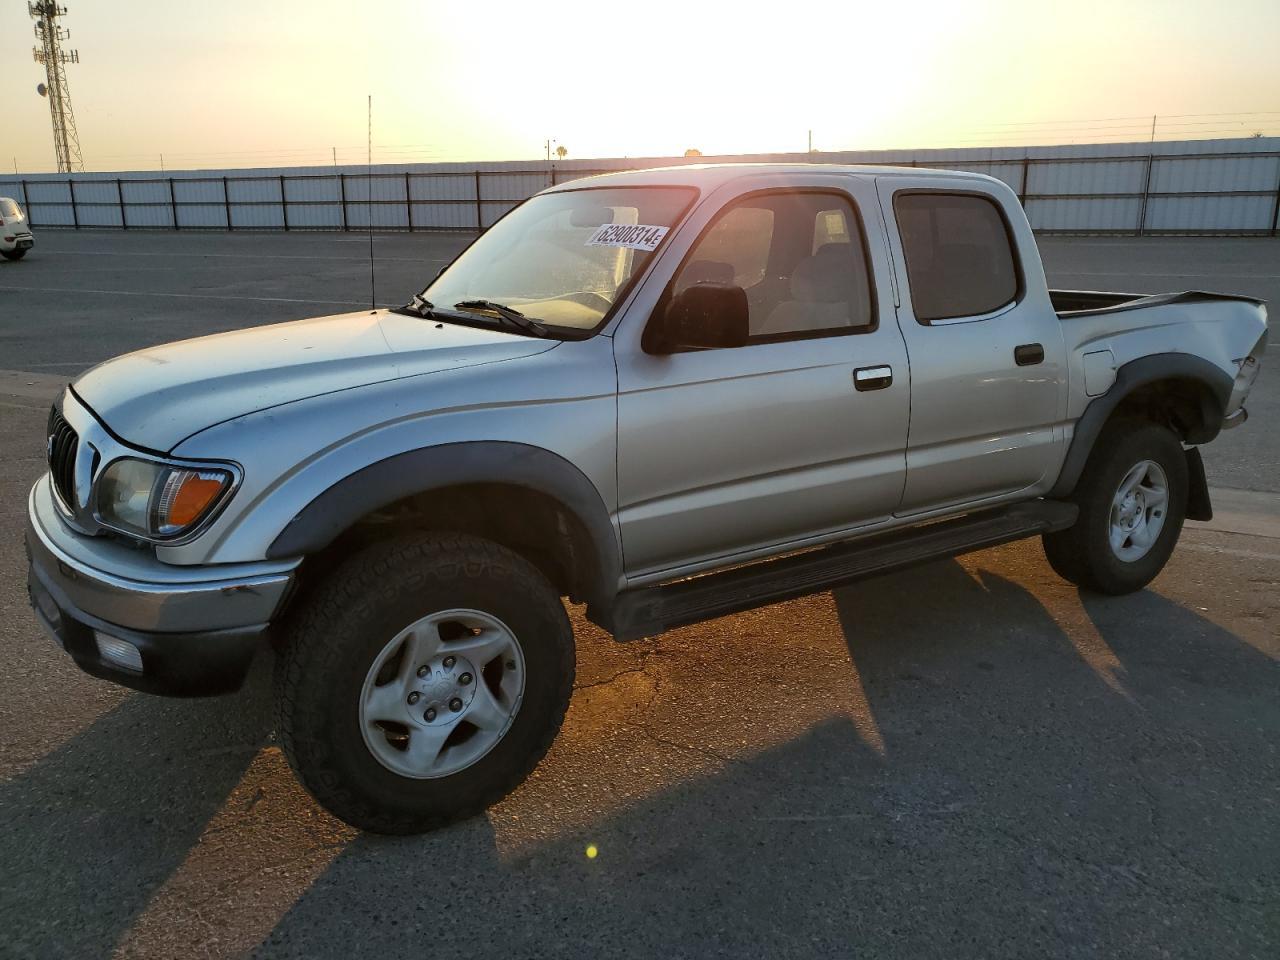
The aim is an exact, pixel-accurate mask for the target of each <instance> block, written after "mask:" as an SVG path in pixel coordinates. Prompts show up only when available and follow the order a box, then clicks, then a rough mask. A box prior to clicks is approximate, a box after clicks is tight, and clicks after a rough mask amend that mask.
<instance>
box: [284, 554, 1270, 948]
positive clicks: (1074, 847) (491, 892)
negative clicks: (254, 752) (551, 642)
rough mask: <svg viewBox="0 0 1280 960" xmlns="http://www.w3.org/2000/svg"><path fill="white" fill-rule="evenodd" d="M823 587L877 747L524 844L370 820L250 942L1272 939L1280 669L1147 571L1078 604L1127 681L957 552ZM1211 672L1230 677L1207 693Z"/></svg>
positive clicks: (1174, 942)
mask: <svg viewBox="0 0 1280 960" xmlns="http://www.w3.org/2000/svg"><path fill="white" fill-rule="evenodd" d="M835 602H836V605H837V610H838V613H839V617H840V622H841V624H842V627H843V633H844V637H845V639H846V641H847V643H848V647H849V651H850V654H851V656H852V659H853V663H854V665H855V668H856V671H857V674H858V677H859V678H860V680H861V683H862V686H863V689H864V691H865V696H866V699H867V702H868V703H869V705H870V708H871V710H872V713H873V714H874V717H875V721H876V723H877V724H878V726H879V730H880V732H881V734H882V736H883V740H884V744H885V753H884V756H883V757H881V756H879V755H877V754H876V753H875V752H874V751H873V750H872V749H871V748H869V747H868V746H867V745H866V743H865V742H864V740H863V739H862V738H861V737H860V736H859V735H858V733H857V731H856V730H855V729H854V726H853V724H851V723H850V722H849V721H848V720H847V719H845V718H835V719H831V720H828V721H825V722H822V723H820V724H818V725H817V726H816V727H813V728H812V729H810V730H809V731H808V732H807V733H805V734H804V735H802V736H800V737H798V738H795V739H793V740H791V741H789V742H787V743H785V744H783V745H781V746H779V747H776V748H774V749H771V750H767V751H765V752H762V753H757V754H753V755H745V756H737V757H731V758H729V759H728V762H727V763H726V764H724V765H723V766H722V767H721V768H720V769H718V770H717V771H716V772H714V773H712V774H710V775H706V776H703V777H698V778H696V779H692V780H689V781H687V782H685V783H683V784H682V785H680V786H679V787H676V788H674V789H670V790H666V791H663V792H660V793H657V794H655V795H653V796H651V797H648V798H646V799H645V800H643V801H641V802H638V803H635V804H632V805H630V806H628V807H627V808H625V809H624V810H623V811H622V812H620V813H617V814H615V815H612V816H610V817H608V818H607V819H604V820H602V821H600V822H598V823H597V824H595V825H594V826H593V827H592V828H591V829H590V830H589V831H574V832H572V835H569V836H562V837H560V838H558V839H556V840H553V841H551V842H549V843H546V844H544V845H541V846H539V847H537V848H536V849H535V850H534V851H533V852H532V853H527V854H522V855H517V856H511V857H502V856H499V855H498V854H497V853H496V852H495V851H494V850H493V848H492V847H491V846H490V844H489V836H488V835H489V830H488V827H487V824H484V823H474V822H473V823H469V824H463V825H461V826H459V827H456V828H454V829H451V830H448V831H445V832H443V833H439V834H436V835H433V836H428V837H423V838H416V839H408V840H400V841H388V840H383V839H376V838H370V837H365V838H361V839H359V840H357V841H356V842H354V843H352V844H351V845H350V846H349V847H348V848H347V849H346V850H345V851H344V852H343V853H342V854H341V855H339V856H338V858H337V859H336V860H335V861H334V862H333V864H332V865H331V866H330V868H329V870H328V871H327V872H326V873H325V874H324V875H323V876H321V877H320V878H319V879H318V880H317V882H316V883H315V884H314V885H313V886H312V887H311V888H310V889H309V890H307V891H306V892H305V893H304V894H303V895H302V897H301V898H300V899H299V901H298V902H297V903H296V904H295V905H294V907H293V908H292V909H291V910H290V911H289V912H288V913H287V914H286V915H285V916H284V918H283V919H282V920H281V922H280V923H279V924H278V925H277V927H276V929H275V930H274V931H273V932H272V934H271V935H270V936H269V937H268V938H267V939H266V940H265V941H264V942H263V944H262V945H261V946H260V948H259V953H260V955H262V956H271V957H276V956H297V957H303V956H306V957H314V956H342V955H345V954H352V953H357V954H358V953H360V952H368V953H372V952H375V951H376V952H384V951H385V952H389V953H390V954H392V955H398V954H405V953H410V952H414V951H417V950H423V951H425V952H429V953H430V954H431V955H432V956H485V955H491V954H495V953H497V952H499V951H502V952H505V953H507V954H509V955H512V956H581V957H598V956H617V955H630V956H672V957H702V956H725V957H739V958H740V957H782V956H795V957H809V956H827V955H833V956H852V955H859V956H862V955H865V956H877V957H879V956H890V957H904V958H908V957H909V958H920V957H957V956H979V957H984V958H989V957H997V956H1081V955H1083V956H1116V955H1159V956H1187V957H1203V956H1206V955H1210V954H1214V955H1243V954H1250V953H1252V952H1254V951H1258V952H1260V953H1266V952H1267V947H1268V944H1270V945H1271V946H1272V947H1274V946H1275V943H1276V941H1277V940H1278V939H1280V930H1277V924H1276V920H1275V917H1276V913H1275V905H1276V904H1277V902H1280V901H1278V900H1277V887H1276V880H1275V877H1274V871H1273V870H1271V869H1270V868H1269V867H1268V863H1270V864H1272V865H1273V864H1274V862H1276V856H1275V854H1276V850H1275V848H1274V844H1273V843H1270V844H1268V843H1264V844H1261V845H1260V844H1259V843H1258V839H1259V837H1260V836H1262V837H1265V838H1271V837H1274V836H1276V834H1277V831H1276V829H1275V827H1276V825H1277V812H1276V811H1275V809H1273V808H1272V807H1269V806H1268V803H1269V800H1268V792H1267V791H1268V789H1270V790H1272V791H1274V784H1272V785H1271V786H1270V788H1268V787H1267V785H1266V783H1264V782H1263V781H1264V780H1265V774H1262V773H1258V774H1256V775H1253V776H1251V775H1250V773H1249V771H1248V768H1249V767H1250V766H1251V764H1250V762H1249V758H1248V754H1249V752H1250V751H1251V750H1254V749H1258V750H1265V751H1268V752H1269V753H1270V754H1272V755H1273V754H1274V743H1275V736H1274V733H1275V731H1274V730H1266V729H1259V728H1258V720H1257V719H1256V718H1255V719H1254V720H1253V721H1247V720H1246V718H1247V715H1248V713H1249V711H1250V710H1251V709H1252V710H1256V711H1257V714H1258V716H1261V715H1263V714H1265V715H1266V717H1267V721H1266V722H1267V723H1269V724H1271V725H1273V726H1274V724H1275V723H1276V713H1277V711H1276V710H1275V704H1274V702H1273V701H1269V698H1273V697H1274V691H1275V689H1276V681H1277V679H1278V678H1277V666H1276V664H1274V663H1272V662H1270V661H1268V660H1266V658H1264V657H1262V656H1261V655H1259V654H1257V653H1256V652H1255V651H1253V650H1252V649H1251V648H1249V647H1247V646H1246V645H1243V644H1241V643H1240V642H1238V641H1237V640H1236V639H1235V638H1234V637H1233V636H1232V635H1231V634H1230V633H1228V632H1226V631H1223V630H1221V629H1219V628H1217V627H1215V626H1214V625H1212V624H1210V623H1208V622H1207V621H1205V620H1202V619H1201V618H1199V617H1198V616H1196V615H1195V614H1194V613H1192V612H1190V611H1188V610H1186V609H1185V608H1183V607H1180V606H1178V605H1176V604H1174V603H1171V602H1169V601H1167V600H1165V599H1163V598H1161V597H1159V596H1158V595H1156V594H1154V593H1148V594H1145V595H1143V596H1140V597H1136V598H1127V599H1125V600H1119V601H1107V602H1099V603H1098V604H1094V603H1092V602H1091V603H1089V605H1088V610H1089V613H1090V615H1091V617H1092V619H1093V620H1094V621H1096V624H1097V628H1098V630H1099V631H1100V632H1101V633H1102V634H1103V635H1104V636H1105V638H1106V640H1107V641H1108V642H1110V643H1112V644H1113V645H1114V647H1115V648H1116V650H1117V651H1118V652H1119V656H1120V659H1121V661H1122V665H1121V668H1120V672H1121V675H1122V680H1123V682H1124V683H1125V684H1126V685H1128V687H1129V689H1130V691H1131V693H1130V694H1128V695H1126V694H1125V693H1123V692H1118V691H1117V690H1115V689H1113V688H1112V687H1111V686H1109V685H1108V684H1107V683H1106V682H1105V681H1104V679H1103V678H1102V677H1100V676H1099V675H1098V673H1097V672H1096V671H1095V669H1094V667H1092V666H1090V665H1088V664H1086V663H1085V662H1084V661H1083V660H1082V659H1081V657H1080V656H1079V655H1078V653H1077V651H1076V648H1075V646H1074V645H1073V643H1072V642H1071V641H1070V640H1069V639H1068V638H1067V636H1066V635H1065V634H1064V632H1063V630H1062V629H1061V628H1060V627H1059V626H1058V624H1057V623H1056V622H1055V620H1054V619H1053V617H1052V616H1050V614H1049V612H1048V611H1047V610H1046V609H1045V607H1044V606H1043V605H1042V604H1041V603H1040V601H1039V600H1037V599H1036V598H1035V597H1034V596H1033V595H1032V594H1031V593H1029V592H1028V591H1026V590H1024V589H1023V588H1022V587H1020V586H1018V585H1016V584H1014V583H1012V582H1010V581H1008V580H1005V579H1003V578H1001V577H999V576H997V575H995V574H992V573H989V572H986V571H981V572H980V573H979V574H978V575H977V576H976V577H975V576H971V575H970V574H969V573H968V572H966V571H965V569H964V568H963V567H961V566H960V565H959V564H958V563H954V562H950V563H942V564H934V565H931V566H929V567H925V568H922V569H920V570H918V571H914V572H911V573H908V574H904V575H901V576H897V577H893V578H889V579H885V580H880V581H874V582H870V583H867V584H864V585H861V586H858V587H854V588H849V589H845V590H841V591H838V592H837V593H836V595H835ZM1170 637H1172V638H1174V639H1173V641H1172V642H1170ZM1171 646H1172V650H1171V649H1170V647H1171ZM1171 654H1172V655H1171ZM1195 665H1199V666H1195ZM1029 667H1030V670H1028V668H1029ZM1185 671H1191V673H1189V674H1185V675H1184V673H1185ZM1029 674H1030V676H1031V678H1032V679H1031V680H1028V675H1029ZM1193 674H1194V675H1193ZM1200 684H1208V685H1209V687H1210V688H1211V689H1213V690H1215V691H1216V695H1215V696H1213V697H1203V696H1195V695H1194V694H1195V693H1196V691H1197V690H1199V685H1200ZM1268 707H1269V710H1268V709H1267V708H1268ZM744 709H746V708H745V707H744ZM1245 722H1249V723H1251V725H1252V729H1249V730H1242V729H1240V727H1241V724H1242V723H1245ZM683 735H684V738H685V739H686V740H690V739H695V738H696V731H684V734H683ZM1228 739H1231V740H1233V741H1234V742H1235V743H1236V746H1235V747H1234V748H1232V749H1231V750H1229V751H1225V752H1223V751H1221V750H1220V749H1219V747H1218V744H1217V741H1219V740H1221V741H1226V740H1228ZM1211 754H1212V756H1211ZM602 775H603V776H608V775H609V774H608V772H607V771H604V772H602ZM1187 787H1192V788H1193V791H1192V792H1193V794H1194V795H1193V796H1184V795H1183V791H1184V789H1185V788H1187ZM563 789H564V790H566V791H571V790H572V789H573V785H572V784H570V783H566V784H565V785H564V788H563ZM588 842H590V843H594V844H596V845H597V846H598V848H599V850H600V856H599V857H598V858H597V859H595V860H588V859H587V858H586V857H585V856H584V854H583V849H584V845H585V844H586V843H588ZM419 877H421V878H422V880H421V882H420V883H415V882H414V879H410V878H419ZM1273 955H1274V954H1273Z"/></svg>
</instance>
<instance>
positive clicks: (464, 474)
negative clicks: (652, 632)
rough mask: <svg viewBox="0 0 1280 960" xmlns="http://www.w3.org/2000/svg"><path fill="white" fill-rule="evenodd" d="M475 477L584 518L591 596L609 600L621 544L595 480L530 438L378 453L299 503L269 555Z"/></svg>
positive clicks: (309, 549)
mask: <svg viewBox="0 0 1280 960" xmlns="http://www.w3.org/2000/svg"><path fill="white" fill-rule="evenodd" d="M471 483H504V484H511V485H514V486H520V487H526V488H528V489H530V490H533V491H535V492H537V493H541V494H545V495H546V496H548V497H551V498H552V499H554V500H556V501H557V502H559V503H560V504H562V505H563V506H564V507H565V509H566V510H568V511H570V512H571V513H572V514H573V515H574V517H575V518H576V519H577V520H578V521H579V522H580V523H581V525H582V528H583V529H584V530H585V531H586V535H587V538H588V539H589V540H590V547H591V549H592V552H593V553H594V556H593V557H591V558H590V561H591V562H590V564H589V565H590V567H591V569H589V570H584V571H582V572H583V573H584V574H585V575H586V577H587V582H586V583H585V584H584V597H585V598H586V599H587V600H588V602H592V603H601V602H605V603H607V602H609V601H610V600H611V599H612V598H613V596H614V595H615V594H616V593H617V590H618V583H619V581H620V579H621V575H622V549H621V545H620V544H619V542H618V537H617V533H616V532H615V530H614V526H613V523H612V521H611V520H610V518H609V511H608V509H607V508H606V507H605V503H604V500H603V499H602V498H601V496H600V492H599V491H598V490H597V489H596V487H595V485H594V484H593V483H592V482H591V481H590V480H588V479H587V477H586V475H585V474H583V472H582V471H581V470H579V469H578V468H577V467H576V466H574V465H573V464H572V463H570V462H569V461H568V460H566V459H564V458H563V457H561V456H559V455H558V454H555V453H552V452H551V451H549V450H545V449H543V448H542V447H535V446H531V445H529V444H524V443H514V442H510V441H500V440H483V441H464V442H461V443H445V444H440V445H439V446H434V447H424V448H421V449H418V450H409V451H406V452H405V453H400V454H396V455H395V456H392V457H388V458H387V459H385V460H379V461H377V462H376V463H371V464H369V465H368V466H366V467H362V468H361V469H359V470H357V471H355V472H354V473H351V474H348V475H347V476H346V477H344V478H343V479H341V480H339V481H338V482H337V483H335V484H334V485H333V486H331V487H330V488H329V489H328V490H326V491H324V493H322V494H320V495H319V496H317V497H316V498H315V499H314V500H312V501H311V502H310V503H308V504H307V505H306V506H305V507H303V508H302V510H300V511H299V512H298V513H297V514H296V515H295V516H294V518H293V519H292V520H290V521H289V523H288V524H287V525H286V526H285V528H284V529H283V530H281V531H280V533H279V534H278V535H277V536H276V538H275V540H273V541H272V543H271V546H270V547H269V548H268V549H267V558H268V559H277V558H284V557H298V556H306V555H308V554H311V553H315V552H316V551H318V550H322V549H323V548H324V547H326V546H328V545H329V544H330V543H332V542H333V541H334V539H336V538H337V537H338V535H339V534H341V533H342V532H343V531H345V530H347V529H348V528H350V527H351V526H352V525H353V524H355V523H356V522H357V521H358V520H360V519H361V518H363V517H366V516H368V515H369V514H370V513H372V512H373V511H375V510H379V509H381V508H383V507H386V506H390V505H391V504H393V503H395V502H397V501H399V500H403V499H405V498H406V497H411V496H414V495H417V494H423V493H430V492H431V491H432V490H441V489H444V488H446V487H453V486H460V485H463V484H471Z"/></svg>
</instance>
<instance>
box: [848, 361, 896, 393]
mask: <svg viewBox="0 0 1280 960" xmlns="http://www.w3.org/2000/svg"><path fill="white" fill-rule="evenodd" d="M891 383H893V367H891V366H889V365H888V364H881V365H880V366H878V367H859V368H858V369H857V370H855V371H853V386H854V389H856V390H864V391H865V390H883V389H884V388H885V387H887V386H889V384H891Z"/></svg>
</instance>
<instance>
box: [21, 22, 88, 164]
mask: <svg viewBox="0 0 1280 960" xmlns="http://www.w3.org/2000/svg"><path fill="white" fill-rule="evenodd" d="M27 13H29V14H30V15H31V18H32V19H33V20H35V22H36V24H35V33H36V40H37V41H39V45H38V46H36V47H35V48H34V49H33V50H32V53H33V54H34V56H35V61H36V63H43V64H44V71H45V77H46V79H47V81H48V82H47V84H46V85H45V89H43V90H40V93H41V95H42V96H47V97H48V98H49V115H50V117H51V118H52V119H53V152H54V153H55V154H57V157H58V172H59V173H84V161H83V160H82V159H81V158H80V137H79V135H78V134H77V133H76V118H75V114H73V113H72V112H71V90H70V88H69V87H68V86H67V72H66V69H65V67H66V65H67V64H68V63H79V62H80V51H78V50H63V49H62V41H63V40H69V39H70V38H71V31H70V30H66V29H64V28H62V27H60V26H58V23H57V20H58V17H64V16H66V14H67V8H66V7H63V6H59V5H58V4H57V3H54V2H53V0H34V2H29V3H28V4H27Z"/></svg>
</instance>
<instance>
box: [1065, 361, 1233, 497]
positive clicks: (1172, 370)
mask: <svg viewBox="0 0 1280 960" xmlns="http://www.w3.org/2000/svg"><path fill="white" fill-rule="evenodd" d="M1159 380H1192V381H1195V382H1197V383H1200V384H1203V385H1204V386H1205V387H1207V388H1208V389H1209V394H1208V398H1207V399H1206V400H1205V401H1204V402H1205V404H1206V408H1205V409H1204V410H1203V411H1202V416H1203V418H1204V422H1205V423H1206V424H1207V425H1208V426H1207V427H1206V429H1205V431H1204V432H1203V433H1202V434H1198V435H1197V436H1196V437H1195V438H1193V439H1194V442H1195V443H1208V442H1209V441H1210V440H1212V439H1213V438H1214V437H1216V436H1217V435H1218V432H1219V430H1221V428H1222V417H1223V415H1224V414H1225V413H1226V408H1227V401H1228V400H1229V399H1230V397H1231V386H1232V379H1231V377H1229V376H1228V375H1227V374H1226V373H1225V372H1224V371H1223V370H1222V369H1221V368H1219V367H1216V366H1214V365H1213V364H1212V363H1210V362H1209V361H1208V360H1205V359H1204V358H1203V357H1197V356H1195V355H1194V354H1190V353H1153V354H1151V355H1150V356H1146V357H1139V358H1138V359H1136V360H1130V361H1129V362H1128V363H1126V364H1124V365H1122V366H1121V367H1120V369H1118V370H1117V371H1116V379H1115V383H1113V384H1112V385H1111V389H1109V390H1108V391H1107V392H1106V393H1104V394H1102V396H1100V397H1095V398H1094V400H1093V401H1092V402H1090V404H1089V406H1087V407H1086V408H1085V411H1084V413H1083V414H1081V416H1080V419H1079V420H1077V421H1076V428H1075V433H1074V434H1073V435H1072V437H1071V446H1070V447H1069V448H1068V449H1067V456H1066V459H1065V460H1064V461H1063V464H1062V471H1061V472H1060V473H1059V474H1058V482H1057V483H1055V484H1054V486H1053V490H1051V491H1050V493H1049V496H1051V497H1066V496H1069V495H1070V494H1071V492H1072V491H1073V490H1075V487H1076V483H1077V482H1078V481H1079V479H1080V474H1081V473H1083V472H1084V467H1085V464H1086V463H1087V462H1088V460H1089V454H1090V453H1092V452H1093V445H1094V442H1095V441H1096V440H1097V439H1098V434H1100V433H1101V432H1102V428H1103V427H1104V426H1105V425H1106V423H1107V421H1108V420H1109V419H1110V418H1111V415H1112V414H1113V413H1114V412H1115V410H1116V408H1117V407H1118V406H1120V403H1121V402H1122V401H1123V400H1124V399H1125V398H1126V397H1128V396H1129V395H1131V394H1132V393H1133V392H1134V391H1135V390H1138V389H1139V388H1141V387H1144V386H1146V385H1148V384H1151V383H1156V382H1157V381H1159ZM1210 405H1212V406H1210Z"/></svg>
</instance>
